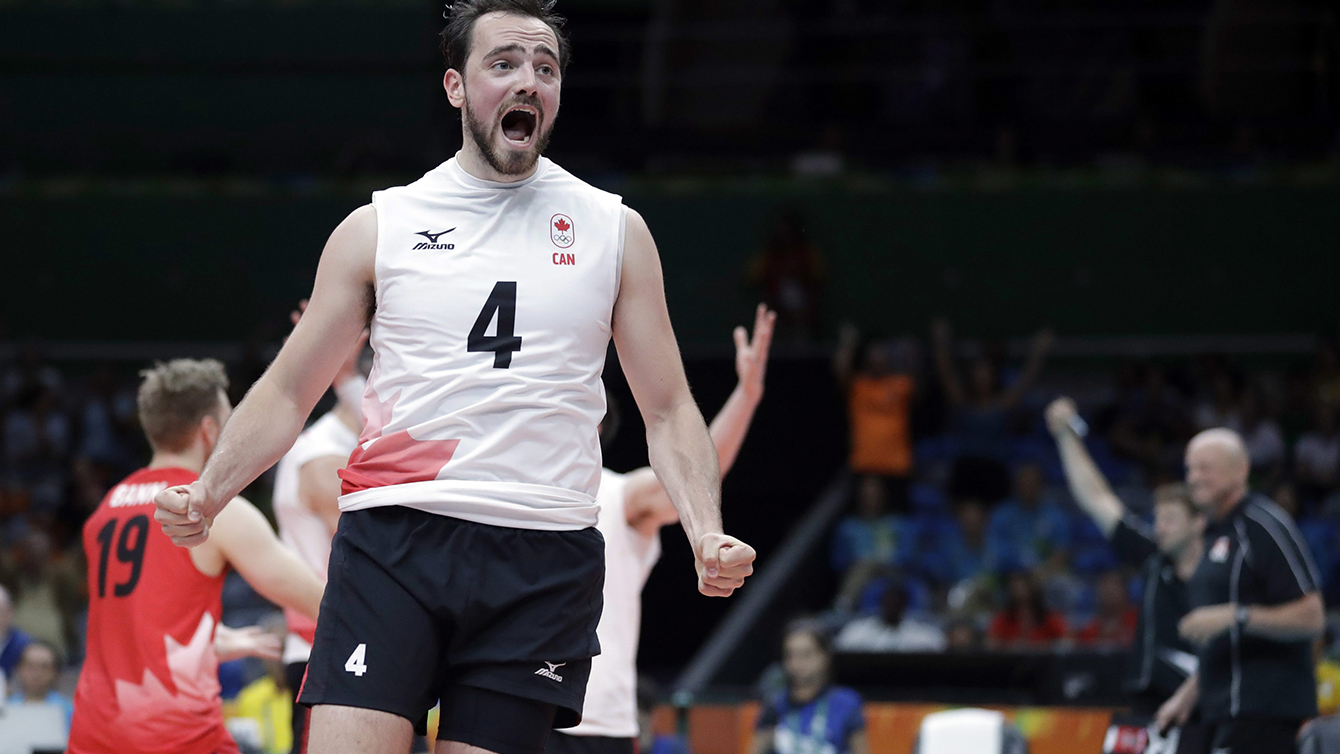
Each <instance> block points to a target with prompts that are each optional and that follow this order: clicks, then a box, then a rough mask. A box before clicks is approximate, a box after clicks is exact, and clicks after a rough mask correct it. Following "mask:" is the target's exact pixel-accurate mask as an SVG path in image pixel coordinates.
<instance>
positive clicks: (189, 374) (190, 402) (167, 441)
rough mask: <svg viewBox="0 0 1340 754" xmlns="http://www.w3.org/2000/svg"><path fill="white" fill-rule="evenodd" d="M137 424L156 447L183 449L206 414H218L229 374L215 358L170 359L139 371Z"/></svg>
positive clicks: (159, 448)
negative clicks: (141, 379) (142, 379)
mask: <svg viewBox="0 0 1340 754" xmlns="http://www.w3.org/2000/svg"><path fill="white" fill-rule="evenodd" d="M140 376H141V377H143V378H144V382H142V383H140V391H139V395H138V396H137V403H138V404H139V413H140V426H142V427H143V428H144V435H145V437H147V438H149V444H150V445H152V446H153V447H154V449H155V450H169V451H178V450H184V449H185V446H186V445H187V444H188V443H189V439H190V436H191V434H192V433H193V432H194V431H195V429H196V427H198V426H199V425H200V421H201V420H202V419H204V418H205V417H206V416H214V415H215V414H217V412H218V410H219V408H220V403H221V402H222V401H224V400H226V399H225V398H222V397H220V395H219V393H220V392H226V391H227V390H228V373H227V372H226V371H225V370H224V368H223V363H222V362H220V361H218V360H217V359H173V360H172V361H169V362H167V363H166V364H165V363H163V362H161V361H159V362H156V363H155V364H154V366H153V368H152V369H145V370H144V371H142V372H140Z"/></svg>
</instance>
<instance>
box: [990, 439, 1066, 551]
mask: <svg viewBox="0 0 1340 754" xmlns="http://www.w3.org/2000/svg"><path fill="white" fill-rule="evenodd" d="M1043 493H1044V487H1043V477H1042V467H1041V466H1038V465H1037V464H1036V463H1023V464H1020V465H1019V467H1018V468H1017V469H1016V470H1015V473H1014V496H1013V497H1011V498H1009V499H1007V500H1005V501H1004V502H1003V503H1001V504H1000V505H999V506H998V507H997V508H996V510H995V512H994V513H992V514H991V527H990V530H989V533H988V535H987V537H988V541H989V547H990V550H991V553H992V555H993V556H994V557H995V559H996V562H995V563H993V564H991V568H992V570H994V571H997V572H1001V571H1012V570H1017V569H1026V570H1043V571H1046V572H1048V573H1061V572H1063V571H1064V570H1065V569H1066V566H1067V565H1068V562H1069V561H1068V558H1069V551H1070V533H1071V532H1070V518H1069V517H1068V516H1067V515H1066V513H1065V511H1063V510H1062V509H1061V506H1060V505H1058V504H1056V502H1055V501H1053V500H1048V499H1044V497H1043Z"/></svg>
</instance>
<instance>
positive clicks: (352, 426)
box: [331, 401, 363, 435]
mask: <svg viewBox="0 0 1340 754" xmlns="http://www.w3.org/2000/svg"><path fill="white" fill-rule="evenodd" d="M331 413H333V414H335V418H337V419H339V420H340V423H342V424H344V426H346V427H348V428H349V430H350V431H352V432H353V433H354V434H356V435H357V434H360V433H362V431H363V417H362V416H359V414H358V412H357V411H355V410H354V409H352V408H350V407H349V406H346V405H344V404H343V403H340V402H339V401H336V402H335V408H334V409H332V410H331Z"/></svg>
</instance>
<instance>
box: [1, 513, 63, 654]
mask: <svg viewBox="0 0 1340 754" xmlns="http://www.w3.org/2000/svg"><path fill="white" fill-rule="evenodd" d="M0 566H3V567H2V568H0V582H3V583H4V584H5V585H6V586H7V587H8V588H9V589H10V591H11V593H12V595H13V599H14V625H15V626H18V627H19V628H22V629H23V630H24V631H25V632H27V633H28V634H30V635H32V636H33V637H34V638H38V639H42V640H44V641H46V642H48V643H49V644H51V645H52V646H54V647H55V648H56V650H57V651H58V652H60V653H61V654H65V653H66V652H67V647H68V643H67V642H68V640H69V638H70V637H71V635H72V632H73V629H74V615H75V614H76V613H77V612H78V610H79V608H80V603H81V602H82V596H83V593H82V583H83V579H82V574H79V573H76V572H75V569H73V568H71V567H70V566H69V565H68V564H67V563H66V562H65V561H64V560H63V559H60V558H58V557H57V553H56V551H55V548H54V547H53V545H52V541H51V536H50V535H49V534H47V532H46V531H45V530H44V529H42V528H40V527H36V526H34V527H31V528H30V529H29V530H28V533H27V534H26V535H25V536H24V538H23V540H22V541H21V542H20V543H19V545H18V546H17V547H16V548H14V552H13V553H12V555H11V556H10V557H9V558H5V562H3V563H0Z"/></svg>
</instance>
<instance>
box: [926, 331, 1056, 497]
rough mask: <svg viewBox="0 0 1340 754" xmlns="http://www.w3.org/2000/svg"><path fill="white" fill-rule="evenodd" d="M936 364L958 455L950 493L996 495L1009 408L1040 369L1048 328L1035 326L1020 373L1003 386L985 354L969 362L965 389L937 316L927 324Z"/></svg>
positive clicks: (1002, 484)
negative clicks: (948, 408)
mask: <svg viewBox="0 0 1340 754" xmlns="http://www.w3.org/2000/svg"><path fill="white" fill-rule="evenodd" d="M931 335H932V340H933V342H934V346H935V366H936V371H937V372H938V373H939V375H940V386H941V389H942V390H943V391H944V395H945V399H946V400H947V401H948V402H949V407H950V412H951V417H950V427H951V432H952V433H953V435H954V438H955V439H956V440H957V442H958V450H959V458H958V459H957V460H956V461H955V464H954V469H953V471H952V472H951V474H950V477H951V478H950V483H949V484H950V490H949V494H950V495H951V496H953V497H955V498H963V497H975V498H978V499H981V500H986V501H989V502H992V501H995V500H999V499H1000V498H1001V497H1003V496H1004V495H1005V494H1006V490H1007V489H1008V479H1007V472H1006V470H1005V466H1004V464H1005V463H1006V462H1007V461H1008V460H1009V458H1010V455H1011V446H1010V442H1009V431H1008V430H1009V412H1010V409H1012V408H1013V407H1014V406H1015V405H1016V404H1018V403H1019V401H1020V399H1022V398H1023V397H1024V395H1025V394H1027V392H1028V390H1029V388H1030V387H1031V386H1032V384H1033V382H1034V381H1035V380H1036V379H1037V377H1038V375H1039V374H1040V373H1041V372H1042V363H1043V360H1044V359H1045V358H1046V356H1047V352H1048V351H1049V350H1051V345H1052V340H1053V337H1054V336H1053V334H1052V332H1051V330H1047V329H1044V330H1040V331H1038V333H1037V334H1036V335H1034V336H1033V345H1032V348H1031V349H1030V351H1029V356H1028V361H1027V362H1026V363H1025V365H1024V369H1023V372H1022V373H1021V374H1020V375H1019V377H1018V378H1017V379H1016V380H1015V381H1014V382H1013V383H1012V384H1010V385H1009V386H1008V387H1002V386H1001V385H1000V384H999V383H1000V378H999V374H998V373H997V369H996V365H995V364H993V363H992V362H991V360H990V359H987V358H986V357H985V356H979V357H978V358H977V359H975V360H974V361H973V364H972V368H971V372H970V380H969V383H968V388H967V389H966V390H965V389H964V387H963V385H962V383H961V382H960V380H959V375H958V370H957V368H956V367H955V365H954V354H953V332H952V331H951V329H950V327H949V323H948V322H947V321H946V320H944V319H937V320H935V322H934V323H933V324H932V326H931Z"/></svg>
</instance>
